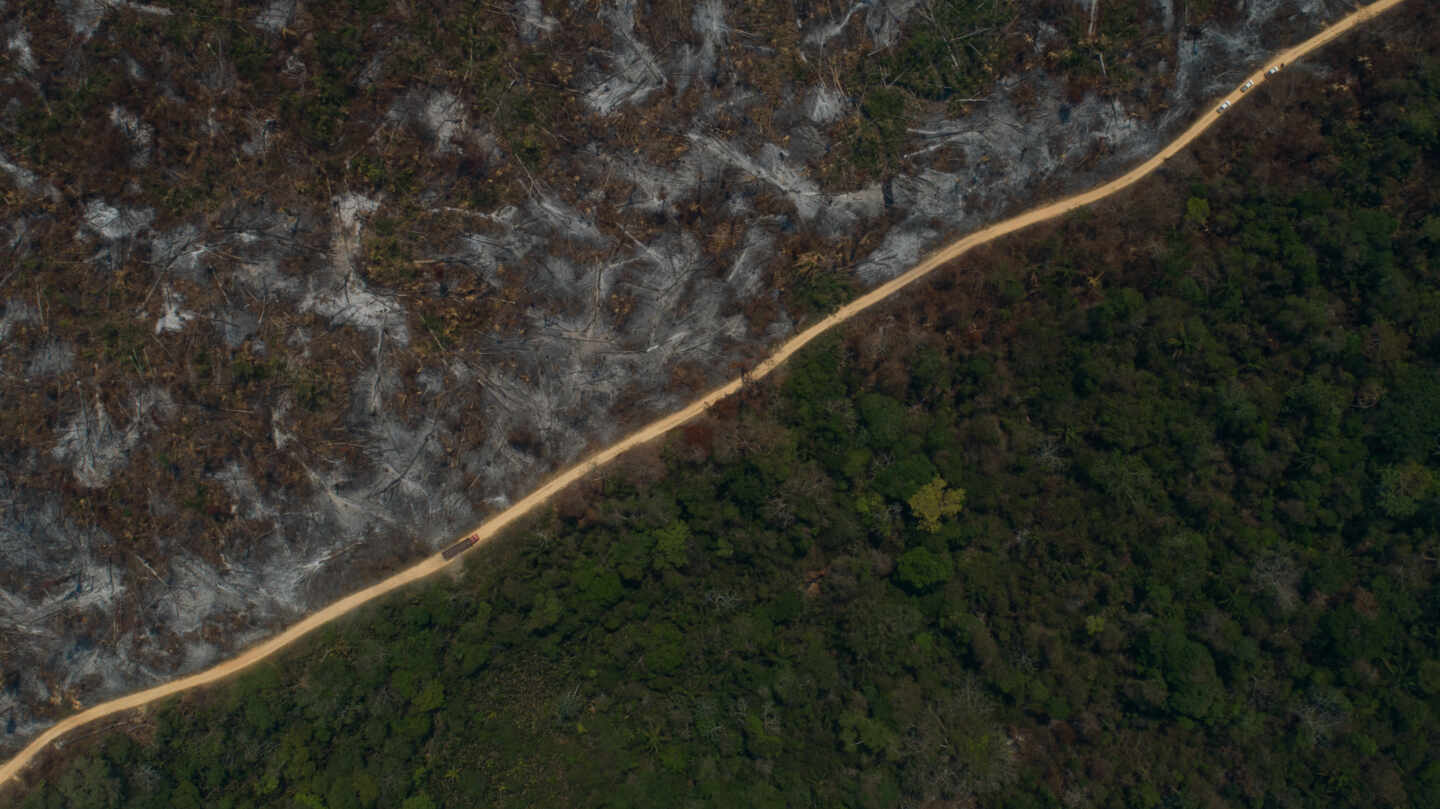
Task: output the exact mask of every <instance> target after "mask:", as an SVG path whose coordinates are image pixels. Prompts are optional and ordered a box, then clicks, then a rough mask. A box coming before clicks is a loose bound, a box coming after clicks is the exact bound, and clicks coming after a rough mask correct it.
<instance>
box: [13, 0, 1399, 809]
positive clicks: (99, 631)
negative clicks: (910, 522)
mask: <svg viewBox="0 0 1440 809" xmlns="http://www.w3.org/2000/svg"><path fill="white" fill-rule="evenodd" d="M1351 7H1352V6H1351V4H1350V3H1348V2H1342V1H1341V0H1281V1H1279V2H1231V1H1230V0H1188V2H1187V0H1096V2H1073V1H1072V0H872V2H857V3H853V4H848V3H840V2H737V1H736V0H701V2H684V3H682V2H649V3H645V2H638V0H615V2H582V1H581V0H575V1H574V2H560V1H559V0H516V1H515V2H512V3H507V4H501V5H489V4H487V5H477V4H468V3H454V2H443V0H435V2H406V0H346V1H345V2H340V1H339V0H265V1H264V2H240V1H239V0H231V1H229V2H222V1H221V0H191V2H186V3H183V4H182V3H140V2H128V1H126V2H113V1H110V0H61V1H60V2H48V1H45V0H0V84H3V86H4V90H5V91H4V93H3V100H0V174H3V175H4V178H3V179H0V251H3V254H4V256H5V258H4V260H3V261H0V754H3V755H9V754H12V753H14V752H15V751H17V750H18V749H19V748H20V747H21V746H22V745H23V744H24V743H25V742H26V741H27V740H29V739H31V738H33V737H34V736H35V735H36V734H37V733H39V732H40V731H41V730H43V729H44V728H45V727H47V726H49V725H50V724H52V723H53V722H54V721H55V720H56V719H57V718H59V717H61V716H64V715H66V714H68V713H71V712H73V711H74V710H76V709H77V708H78V707H80V706H83V705H90V704H94V703H95V702H98V701H100V700H102V699H104V698H107V697H111V696H115V695H118V694H122V693H126V692H130V691H134V690H136V689H138V688H141V687H144V686H147V685H152V684H154V683H157V682H163V681H166V680H169V679H171V678H173V677H175V676H176V675H178V674H182V673H185V672H190V671H195V670H197V669H200V668H203V667H205V666H207V665H210V664H213V663H214V662H216V661H217V660H219V659H221V658H223V657H226V656H228V655H230V654H232V653H234V652H235V651H237V650H239V649H242V648H244V647H246V646H248V645H251V644H253V643H255V642H256V641H258V640H260V639H262V638H265V637H268V636H270V635H272V634H274V633H275V632H276V631H277V630H278V629H280V628H282V627H283V626H285V625H287V624H290V623H293V622H294V621H295V620H296V619H297V618H298V617H299V616H302V615H304V614H305V613H307V612H309V611H310V610H312V609H313V608H315V607H316V606H318V605H321V604H324V603H327V602H329V601H331V600H333V599H335V598H337V597H339V596H341V595H343V594H346V593H349V592H352V591H354V590H357V589H359V588H360V587H362V586H364V585H367V584H369V583H372V582H374V581H376V580H378V579H379V578H381V577H382V576H383V575H385V574H386V573H387V572H391V571H394V570H396V569H398V568H399V567H400V566H402V565H404V564H405V563H407V562H409V561H412V560H414V559H416V558H418V557H420V556H422V555H425V554H428V553H432V552H435V551H437V550H439V549H440V548H441V547H443V546H445V545H446V544H448V543H449V542H451V541H453V540H454V539H455V537H456V536H457V535H458V534H459V533H460V532H462V531H464V530H466V529H468V528H469V527H471V526H473V525H474V524H475V523H477V522H478V521H479V520H481V519H483V518H484V517H485V516H486V515H488V514H492V513H494V512H496V511H497V510H499V509H501V508H503V507H504V506H505V505H507V504H508V503H510V502H512V501H513V500H515V499H518V498H519V497H522V496H523V495H524V494H525V493H527V492H528V491H530V490H531V489H533V488H534V487H535V486H536V485H537V484H538V483H539V482H540V481H542V480H543V479H544V478H545V477H546V476H547V475H549V474H551V473H553V472H554V471H556V470H557V469H560V468H563V467H565V466H567V465H569V464H570V463H571V462H573V461H575V460H576V459H578V458H579V457H580V456H581V455H583V454H584V453H585V452H586V451H587V450H589V449H593V448H597V447H600V446H604V445H606V444H607V443H609V442H610V441H612V440H614V439H615V438H617V437H618V436H620V435H622V434H623V433H624V432H626V431H627V430H628V429H630V428H632V427H634V426H637V425H639V424H642V423H645V422H647V421H648V420H650V419H652V418H654V417H656V416H657V415H661V414H663V413H666V412H669V411H671V410H674V409H675V408H677V407H679V406H681V405H683V404H684V403H686V402H688V401H689V400H691V399H693V398H694V397H695V396H696V395H698V394H699V393H700V392H703V391H704V390H707V389H708V388H710V387H712V386H714V385H715V384H717V383H719V382H721V381H723V380H726V379H729V378H731V377H733V376H735V375H736V374H737V373H739V372H740V371H742V370H743V369H745V368H746V367H748V366H749V365H751V364H753V363H754V362H755V361H757V360H758V359H759V358H761V357H763V356H764V355H765V353H766V351H767V349H768V348H769V347H771V346H773V345H775V344H776V343H777V342H779V341H780V340H782V339H784V338H785V337H787V336H789V335H791V334H793V333H794V332H795V331H796V329H797V328H800V327H803V326H804V325H806V324H807V323H809V322H812V321H814V320H815V319H817V318H818V317H821V316H823V315H824V314H825V313H826V312H828V311H830V310H831V309H833V308H834V307H835V306H837V305H839V304H841V303H843V302H844V301H846V300H848V299H849V298H851V297H853V296H855V295H857V294H859V293H860V292H862V291H864V290H865V289H867V288H869V287H871V286H873V285H875V284H877V283H879V282H881V281H884V280H886V279H889V278H891V277H894V276H895V275H897V274H899V273H900V272H903V271H904V270H905V269H907V268H908V267H909V266H911V265H912V264H914V263H915V262H916V261H917V260H918V259H920V258H921V257H923V255H924V254H925V253H926V252H927V251H928V250H930V249H932V248H934V247H936V246H938V245H939V244H941V243H942V242H943V241H945V240H946V239H947V238H951V237H953V236H956V235H959V234H963V233H965V232H968V231H970V230H974V229H976V228H978V227H980V226H982V225H985V224H988V223H991V222H994V221H998V220H999V219H1001V218H1003V217H1005V216H1007V215H1009V214H1011V213H1014V212H1016V211H1018V210H1021V209H1023V208H1025V207H1028V206H1030V205H1031V204H1033V203H1035V202H1038V201H1043V200H1047V199H1050V198H1052V197H1055V196H1057V195H1059V194H1061V193H1065V192H1068V191H1073V190H1077V189H1080V188H1083V187H1087V186H1089V185H1092V184H1094V183H1095V182H1097V181H1099V180H1102V179H1104V178H1107V177H1110V176H1113V175H1114V174H1117V173H1118V172H1119V171H1120V170H1122V169H1123V168H1124V167H1126V166H1129V165H1132V164H1134V163H1135V162H1137V161H1139V160H1140V159H1143V158H1144V157H1145V156H1147V155H1148V154H1150V153H1152V152H1153V151H1154V150H1155V149H1156V148H1158V147H1159V146H1160V145H1162V144H1163V143H1165V142H1166V141H1167V140H1168V139H1169V138H1170V137H1172V136H1173V135H1174V134H1175V133H1176V132H1178V131H1179V130H1180V129H1181V128H1182V127H1183V126H1185V125H1187V124H1188V123H1189V121H1191V120H1192V119H1193V117H1194V115H1196V114H1197V112H1198V111H1199V110H1200V109H1201V108H1202V107H1203V106H1204V105H1206V104H1207V103H1208V99H1209V98H1211V97H1212V96H1214V95H1216V94H1217V93H1219V92H1223V91H1226V90H1228V89H1229V88H1230V87H1231V86H1233V84H1234V81H1235V80H1236V79H1237V78H1238V77H1241V76H1243V75H1245V74H1247V73H1248V72H1249V71H1250V70H1253V69H1254V68H1255V67H1257V66H1258V65H1259V64H1260V62H1261V60H1263V58H1264V57H1265V56H1266V55H1267V54H1268V53H1270V52H1272V51H1274V50H1276V49H1278V48H1280V47H1283V46H1286V45H1289V44H1293V43H1295V42H1298V41H1299V40H1300V39H1302V38H1303V37H1305V36H1308V35H1309V34H1311V33H1314V32H1315V31H1317V30H1320V29H1321V28H1323V27H1324V25H1325V24H1326V23H1328V22H1330V21H1333V20H1334V19H1336V18H1338V17H1339V16H1341V15H1342V14H1344V13H1347V12H1348V11H1349V10H1350V9H1351ZM1387 30H1390V31H1391V34H1390V35H1391V38H1392V40H1393V42H1392V43H1391V44H1390V45H1389V47H1393V48H1394V49H1396V52H1397V54H1408V53H1411V52H1413V51H1415V50H1416V49H1421V48H1423V47H1424V44H1425V43H1424V41H1423V40H1424V31H1425V29H1424V28H1423V27H1410V28H1403V27H1402V28H1398V29H1387ZM1344 47H1345V46H1343V45H1341V46H1339V49H1340V50H1341V51H1344ZM1356 58H1368V57H1356ZM1394 58H1396V59H1398V58H1400V56H1398V55H1397V56H1395V57H1394ZM1376 60H1377V61H1379V60H1380V57H1378V56H1377V57H1376ZM1367 64H1368V63H1367ZM1352 69H1356V68H1353V66H1352V65H1350V64H1349V63H1342V62H1340V61H1337V60H1335V59H1329V58H1327V59H1322V60H1318V61H1317V62H1316V63H1315V64H1314V65H1306V66H1302V67H1300V68H1299V69H1298V70H1297V76H1296V77H1295V78H1294V79H1293V80H1291V79H1288V78H1287V80H1286V81H1284V82H1279V83H1277V84H1276V86H1275V87H1273V88H1267V89H1266V93H1267V94H1268V97H1269V98H1270V99H1272V101H1271V102H1270V103H1271V104H1272V105H1273V107H1272V111H1274V112H1275V113H1276V114H1280V115H1286V116H1295V117H1303V116H1305V115H1307V114H1309V113H1308V112H1306V111H1304V110H1305V105H1306V104H1307V103H1311V102H1309V101H1307V100H1306V98H1307V94H1311V95H1317V96H1319V95H1323V96H1324V97H1325V98H1329V97H1330V96H1332V95H1334V94H1335V93H1344V92H1347V90H1345V89H1340V90H1335V89H1334V88H1333V87H1332V85H1335V86H1339V87H1342V88H1348V87H1349V84H1348V83H1347V82H1349V81H1351V79H1348V78H1345V76H1348V75H1349V74H1347V73H1346V72H1345V71H1347V70H1352ZM1244 115H1249V113H1243V112H1242V113H1241V114H1240V116H1237V118H1241V116H1244ZM1241 119H1242V120H1245V121H1248V123H1246V124H1239V123H1237V124H1235V126H1237V127H1239V126H1245V127H1247V128H1249V129H1252V130H1257V131H1258V130H1260V129H1263V128H1264V127H1266V126H1269V125H1268V124H1266V123H1264V122H1261V121H1259V120H1258V119H1255V118H1253V117H1252V118H1241ZM1328 135H1329V133H1324V135H1323V136H1322V135H1321V134H1315V133H1311V135H1310V137H1312V140H1313V143H1312V145H1311V147H1310V148H1313V150H1314V155H1313V161H1314V162H1316V163H1317V164H1325V165H1328V161H1330V160H1331V159H1332V158H1328V157H1326V156H1325V155H1324V153H1323V151H1324V143H1325V141H1324V140H1323V137H1324V136H1328ZM1237 148H1239V147H1237ZM1300 170H1301V168H1298V167H1293V166H1291V167H1285V166H1273V165H1268V164H1267V165H1265V166H1262V167H1260V168H1258V169H1257V172H1259V174H1260V175H1261V176H1263V177H1265V178H1266V179H1267V181H1268V182H1272V183H1275V184H1283V183H1285V182H1286V181H1287V179H1286V176H1285V175H1286V172H1288V171H1300ZM1377 193H1379V192H1377ZM1201 201H1202V202H1204V199H1203V197H1201ZM1206 204H1215V203H1206ZM1206 210H1207V211H1209V209H1206ZM1210 215H1213V216H1215V217H1216V218H1217V219H1218V218H1219V217H1220V216H1222V214H1221V213H1220V212H1218V211H1215V212H1214V213H1213V214H1211V213H1204V214H1197V216H1198V217H1199V221H1200V223H1201V225H1206V223H1207V219H1206V217H1207V216H1210ZM1117 216H1124V214H1122V213H1120V212H1117ZM1094 227H1095V228H1096V229H1097V230H1103V229H1104V228H1105V227H1106V225H1105V223H1099V222H1097V223H1095V225H1094ZM1133 238H1134V240H1135V241H1134V242H1133V244H1132V246H1131V248H1130V249H1132V250H1134V249H1142V250H1143V249H1148V247H1147V246H1148V245H1152V244H1153V243H1156V241H1157V240H1162V239H1163V232H1162V231H1161V230H1157V231H1155V232H1154V233H1151V234H1143V233H1137V234H1134V235H1133ZM1114 250H1115V251H1117V252H1111V253H1107V254H1106V259H1107V260H1114V261H1119V262H1121V263H1123V262H1126V261H1129V260H1130V259H1128V258H1125V257H1124V256H1125V255H1126V254H1124V251H1123V250H1122V249H1121V248H1119V247H1116V248H1114ZM1079 271H1080V270H1079V269H1077V270H1076V272H1079ZM1025 277H1026V276H1025V275H1024V273H1021V272H1019V271H1017V272H1016V274H1015V277H1014V279H1011V280H1007V281H1005V282H1004V283H1003V284H1002V286H1001V291H1000V293H999V299H1000V300H1003V301H1008V303H1006V304H1005V305H1004V306H1000V307H997V308H991V307H990V306H989V304H992V303H994V301H992V300H991V299H989V298H986V299H985V303H986V308H984V309H983V311H980V310H977V314H975V316H974V317H973V318H972V319H971V320H970V321H969V322H967V323H966V324H963V328H964V329H967V330H969V331H968V332H967V333H973V334H975V335H989V336H990V337H993V336H994V335H996V334H1000V333H1005V332H1007V330H1008V331H1015V330H1017V329H1019V328H1020V327H1019V326H1018V325H1017V324H1018V323H1020V322H1021V321H1022V320H1023V317H1022V316H1021V315H1020V314H1018V312H1017V313H1016V314H1015V315H1014V317H1015V320H1013V321H1007V322H1006V323H1003V324H1002V323H1000V322H998V320H997V319H998V318H1001V317H1002V315H1001V314H999V312H1000V311H1001V310H1004V311H1006V312H1009V311H1011V310H1012V309H1013V308H1014V307H1012V306H1011V304H1015V303H1017V302H1018V301H1020V300H1022V299H1024V298H1025V296H1026V293H1025V291H1024V290H1025V289H1026V287H1025V284H1026V283H1027V282H1026V281H1025V280H1024V279H1025ZM1016 285H1018V286H1016ZM1096 288H1099V287H1098V286H1097V287H1096ZM1096 294H1098V293H1096ZM1016 296H1019V297H1016ZM1011 298H1016V300H1014V301H1011V300H1010V299H1011ZM1008 316H1009V315H1004V317H1008ZM952 327H953V328H961V326H956V325H954V324H951V326H947V328H952ZM990 337H986V338H984V339H990ZM976 339H977V340H979V339H981V338H980V337H977V338H976ZM1183 339H1185V340H1189V339H1191V338H1190V337H1188V336H1187V337H1184V338H1183ZM1377 339H1378V338H1377ZM1382 342H1383V340H1382ZM1187 344H1188V343H1187ZM1376 395H1377V396H1378V395H1379V394H1376ZM696 429H698V430H700V431H701V432H704V431H705V430H709V429H710V428H709V427H700V428H696ZM686 434H687V435H692V433H691V432H687V433H686ZM700 443H701V444H708V439H707V440H706V441H702V442H700ZM654 463H655V464H660V463H661V462H660V461H658V460H657V461H655V462H654ZM652 465H653V464H652ZM812 471H814V470H812ZM1412 471H1413V470H1412ZM818 474H819V473H818V472H815V474H814V475H812V477H816V475H818ZM1416 474H1418V473H1416ZM817 480H818V478H817ZM1407 480H1408V479H1407ZM811 482H812V483H815V482H816V481H815V480H812V481H811ZM796 485H797V486H798V485H800V484H799V483H797V484H796ZM816 485H819V484H818V483H816ZM1412 488H1413V487H1412ZM900 491H901V489H899V488H897V489H894V491H893V493H892V494H895V495H898V493H899V492H900ZM912 494H913V492H911V493H909V494H907V495H906V497H909V496H910V495H912ZM935 497H936V498H937V499H936V503H937V504H940V505H943V504H944V502H946V501H945V500H944V492H941V491H937V492H935ZM902 500H903V498H902ZM940 505H937V506H936V508H939V507H940ZM877 507H879V505H878V504H877ZM577 508H578V506H577ZM897 508H898V507H895V506H894V504H893V503H892V504H891V507H890V511H892V512H896V513H900V512H903V508H900V509H898V511H897ZM667 524H668V523H667ZM557 530H558V529H557ZM657 530H660V529H657ZM677 530H678V529H677ZM668 541H670V542H672V543H674V542H676V541H677V540H675V539H674V537H673V536H672V537H671V538H670V539H669V540H668ZM680 544H681V546H683V545H684V543H683V542H681V543H680ZM677 553H678V551H677ZM676 559H678V557H676ZM672 561H674V562H675V565H676V566H679V564H680V563H679V562H678V561H676V560H675V559H672ZM597 575H598V574H597ZM657 575H658V574H657ZM606 581H607V582H608V581H609V579H606ZM626 581H627V586H628V584H630V583H633V582H631V581H630V580H629V579H627V580H626ZM907 620H908V619H907ZM402 690H403V689H402ZM407 699H408V697H407ZM717 710H719V709H718V708H717ZM857 727H858V726H857ZM151 731H153V728H151V729H150V731H146V732H151ZM862 731H863V728H862V729H861V731H856V732H862ZM877 732H878V731H877ZM762 743H763V742H762ZM157 777H160V776H157ZM165 778H168V776H165ZM161 780H163V778H162V779H161ZM157 783H159V782H158V781H157ZM385 789H386V790H387V791H385V792H384V794H385V795H387V796H391V795H392V794H398V793H392V792H391V791H388V790H390V787H388V786H387V787H386V788H385ZM102 792H103V790H102ZM302 792H303V790H302ZM432 792H433V790H432ZM34 794H36V795H41V794H42V793H41V792H36V793H34ZM97 794H98V793H97ZM107 794H108V793H107ZM167 794H168V793H167ZM267 794H268V793H267ZM286 794H290V793H286ZM296 794H299V793H296ZM305 794H310V793H308V792H307V793H305ZM376 794H377V795H379V794H381V793H378V792H377V793H376ZM427 794H428V793H427ZM906 794H909V793H906ZM292 797H293V795H292ZM406 797H413V796H409V795H401V796H400V799H404V798H406ZM40 799H46V800H48V799H47V798H43V796H42V798H39V799H37V800H40ZM287 799H288V798H287ZM175 800H177V801H179V800H180V799H179V798H176V799H175ZM277 800H278V799H277ZM297 800H298V799H297ZM317 800H318V798H317ZM427 800H428V798H427ZM262 802H263V801H262ZM397 802H398V801H397ZM67 805H77V806H78V805H81V804H79V803H73V802H72V803H70V804H67ZM87 805H88V804H87ZM94 805H97V806H99V805H107V806H108V805H115V804H111V803H103V802H102V803H97V804H94ZM137 805H138V804H137ZM171 805H177V806H178V805H182V803H174V804H171ZM236 805H238V804H236ZM302 805H303V802H302ZM311 805H313V804H311ZM389 805H394V804H389ZM406 805H407V806H408V805H409V804H408V803H407V804H406ZM415 805H416V806H424V805H426V804H424V803H417V804H415ZM454 805H463V804H461V803H456V804H454Z"/></svg>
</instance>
